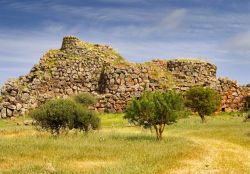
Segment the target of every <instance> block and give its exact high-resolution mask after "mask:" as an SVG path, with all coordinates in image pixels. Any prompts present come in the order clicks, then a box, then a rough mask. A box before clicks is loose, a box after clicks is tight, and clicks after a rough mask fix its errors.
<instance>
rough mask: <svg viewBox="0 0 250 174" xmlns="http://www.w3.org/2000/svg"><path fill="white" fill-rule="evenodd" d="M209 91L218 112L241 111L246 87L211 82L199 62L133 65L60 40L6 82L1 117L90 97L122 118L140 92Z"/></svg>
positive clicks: (212, 76) (94, 47) (211, 69)
mask: <svg viewBox="0 0 250 174" xmlns="http://www.w3.org/2000/svg"><path fill="white" fill-rule="evenodd" d="M194 85H202V86H209V87H212V88H214V89H216V90H218V91H219V92H220V93H221V94H222V95H223V102H222V109H223V110H226V111H231V110H238V109H241V108H242V107H243V105H244V98H245V97H246V96H248V95H250V87H249V86H245V87H241V86H239V85H237V83H236V82H234V81H230V80H228V79H217V78H216V66H215V65H213V64H211V63H208V62H204V61H198V60H184V59H183V60H153V61H151V62H146V63H143V64H134V63H130V62H127V61H126V60H124V59H123V58H122V57H121V56H120V55H119V54H118V53H117V52H116V51H114V50H113V49H112V48H111V47H109V46H106V45H100V44H91V43H86V42H82V41H80V40H79V39H78V38H76V37H73V36H67V37H64V39H63V43H62V47H61V49H58V50H50V51H48V52H47V53H46V54H45V55H44V56H43V57H42V58H41V60H40V62H39V63H38V64H37V65H34V67H33V68H32V69H31V71H30V73H29V74H27V75H25V76H21V77H19V78H18V79H15V80H9V81H7V82H6V83H5V84H4V85H3V87H2V88H1V95H0V117H1V118H6V117H13V116H19V115H25V114H27V113H28V112H29V110H31V109H33V108H36V107H37V106H39V105H41V104H42V103H44V102H45V101H46V100H49V99H52V98H66V97H69V96H71V95H73V94H76V93H80V92H90V93H92V94H93V95H95V96H96V97H97V98H98V101H99V102H98V103H97V105H96V106H95V108H96V110H99V111H106V112H122V111H123V110H124V109H125V107H126V105H127V103H128V101H130V100H131V98H132V97H137V96H140V95H141V94H142V92H143V91H144V90H151V91H154V90H157V89H160V90H166V89H177V90H179V91H185V90H187V89H189V88H190V87H191V86H194Z"/></svg>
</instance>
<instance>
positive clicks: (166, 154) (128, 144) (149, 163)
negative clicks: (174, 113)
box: [0, 114, 250, 174]
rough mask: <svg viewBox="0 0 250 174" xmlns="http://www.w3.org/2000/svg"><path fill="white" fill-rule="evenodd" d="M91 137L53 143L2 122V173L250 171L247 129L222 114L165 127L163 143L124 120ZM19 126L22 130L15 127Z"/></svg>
mask: <svg viewBox="0 0 250 174" xmlns="http://www.w3.org/2000/svg"><path fill="white" fill-rule="evenodd" d="M101 118H102V128H101V130H99V131H95V132H91V133H89V134H83V133H75V132H71V133H69V134H68V135H61V136H59V137H52V136H50V135H49V134H48V133H46V132H38V131H36V130H35V129H34V128H33V127H32V126H24V125H22V121H23V120H24V119H27V118H21V119H20V118H19V119H17V120H15V121H13V120H0V173H4V174H5V173H6V174H9V173H21V174H22V173H23V174H31V173H32V174H33V173H65V174H68V173H81V174H82V173H91V174H92V173H94V174H99V173H104V174H118V173H119V174H130V173H131V174H141V173H143V174H154V173H156V174H168V173H190V174H193V173H223V174H224V173H235V174H241V173H242V174H244V173H249V171H250V123H249V122H243V118H242V117H235V116H233V114H232V115H230V114H221V115H217V116H214V117H209V118H208V119H207V123H205V124H201V123H200V119H199V117H197V116H190V117H189V118H185V119H182V120H179V122H178V123H177V124H175V125H171V126H168V127H167V128H166V130H165V132H164V139H163V141H161V142H158V141H156V140H155V135H154V133H151V132H150V130H144V129H141V128H137V127H134V126H131V125H130V124H128V123H127V121H126V120H123V119H122V114H105V115H102V116H101ZM17 123H21V125H17Z"/></svg>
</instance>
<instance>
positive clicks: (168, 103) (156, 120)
mask: <svg viewBox="0 0 250 174" xmlns="http://www.w3.org/2000/svg"><path fill="white" fill-rule="evenodd" d="M183 106H184V104H183V98H182V96H181V95H180V94H178V93H176V92H174V91H168V92H164V93H162V92H154V93H152V92H144V93H143V95H142V96H141V97H140V98H134V99H133V100H132V101H131V102H130V103H129V105H128V107H127V109H126V113H125V116H124V118H127V119H128V120H129V121H130V122H132V123H134V124H135V125H138V126H143V127H144V128H154V129H155V132H156V137H157V139H158V140H161V139H162V133H163V131H164V128H165V125H170V124H173V123H175V122H176V119H177V117H178V115H179V114H180V111H182V110H183V108H184V107H183Z"/></svg>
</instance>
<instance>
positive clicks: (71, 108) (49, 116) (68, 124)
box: [30, 99, 100, 135]
mask: <svg viewBox="0 0 250 174" xmlns="http://www.w3.org/2000/svg"><path fill="white" fill-rule="evenodd" d="M30 115H31V117H32V118H33V119H34V120H35V121H36V126H38V127H40V128H42V129H44V130H47V131H50V132H51V134H53V135H58V134H59V133H60V131H61V130H65V129H66V128H68V129H73V128H75V129H79V130H83V131H85V132H87V131H88V130H89V127H90V126H92V128H93V129H97V128H98V126H99V124H100V120H99V118H98V117H97V116H96V115H95V114H94V112H92V111H90V110H88V109H87V108H86V107H83V106H81V105H80V104H77V103H75V102H74V101H72V100H68V99H66V100H65V99H57V100H51V101H48V102H46V103H45V104H44V105H41V106H40V107H39V108H37V109H35V110H34V111H32V112H31V114H30Z"/></svg>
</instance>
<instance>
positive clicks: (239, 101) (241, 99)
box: [216, 78, 250, 112]
mask: <svg viewBox="0 0 250 174" xmlns="http://www.w3.org/2000/svg"><path fill="white" fill-rule="evenodd" d="M216 89H217V90H218V91H219V92H220V93H221V95H222V103H221V110H222V111H226V112H230V111H237V110H239V109H242V108H244V106H245V97H246V96H250V88H249V87H247V86H240V85H238V84H237V82H236V81H233V80H229V79H228V78H219V79H218V81H217V87H216Z"/></svg>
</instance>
